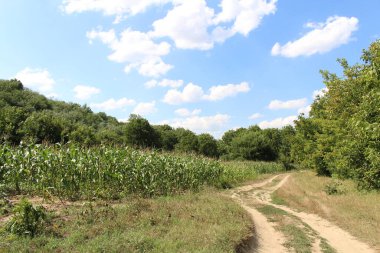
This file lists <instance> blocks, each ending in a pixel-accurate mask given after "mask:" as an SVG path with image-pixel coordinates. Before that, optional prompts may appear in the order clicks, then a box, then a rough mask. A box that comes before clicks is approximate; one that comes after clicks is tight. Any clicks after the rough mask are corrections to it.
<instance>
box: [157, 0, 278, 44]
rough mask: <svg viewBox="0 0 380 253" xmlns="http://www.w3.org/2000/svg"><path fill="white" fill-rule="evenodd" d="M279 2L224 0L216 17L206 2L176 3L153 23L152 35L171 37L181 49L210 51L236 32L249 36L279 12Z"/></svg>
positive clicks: (266, 0)
mask: <svg viewBox="0 0 380 253" xmlns="http://www.w3.org/2000/svg"><path fill="white" fill-rule="evenodd" d="M276 2H277V0H269V1H268V0H223V1H222V2H221V4H220V7H221V8H222V11H221V12H220V13H218V14H215V10H214V9H212V8H210V7H209V6H207V3H206V1H205V0H192V1H184V0H177V1H173V4H174V7H173V9H171V10H170V11H169V12H168V13H167V15H166V16H165V17H164V18H162V19H160V20H157V21H155V22H154V23H153V27H154V29H153V32H151V34H152V35H153V36H156V37H169V38H171V39H172V40H173V41H174V43H175V45H176V47H177V48H182V49H199V50H208V49H211V48H213V47H214V44H215V42H219V43H223V42H224V41H225V40H226V39H228V38H230V37H232V36H234V35H235V34H236V33H240V34H243V35H244V36H248V34H249V33H250V32H251V31H252V30H254V29H256V28H257V27H258V26H259V25H260V23H261V20H262V18H263V17H264V16H266V15H269V14H273V13H274V12H275V11H276ZM230 23H232V24H230ZM226 25H228V26H226Z"/></svg>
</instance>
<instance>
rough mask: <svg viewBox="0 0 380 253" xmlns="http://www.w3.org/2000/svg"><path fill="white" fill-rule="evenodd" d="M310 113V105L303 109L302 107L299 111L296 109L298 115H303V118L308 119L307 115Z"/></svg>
mask: <svg viewBox="0 0 380 253" xmlns="http://www.w3.org/2000/svg"><path fill="white" fill-rule="evenodd" d="M310 111H311V105H308V106H305V107H302V108H300V109H298V111H297V112H298V114H301V113H302V114H304V116H305V117H309V113H310Z"/></svg>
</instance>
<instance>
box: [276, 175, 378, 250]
mask: <svg viewBox="0 0 380 253" xmlns="http://www.w3.org/2000/svg"><path fill="white" fill-rule="evenodd" d="M329 187H334V188H335V187H337V191H333V192H334V193H333V194H331V191H330V190H327V189H329ZM336 192H338V193H336ZM272 199H273V202H274V203H276V204H280V205H286V206H289V207H291V208H294V209H297V210H300V211H305V212H308V213H315V214H318V215H319V216H321V217H323V218H325V219H327V220H329V221H332V222H333V223H334V224H337V225H338V226H339V227H341V228H343V229H345V230H346V231H349V232H350V233H351V234H352V235H354V236H356V237H358V238H360V239H362V240H363V241H365V242H367V243H368V244H369V245H372V246H373V247H374V248H376V249H378V250H380V243H379V242H380V195H379V193H378V192H363V191H358V190H357V188H356V185H355V183H354V182H353V181H352V180H339V179H333V178H327V177H318V176H316V175H315V173H314V172H311V171H304V172H298V173H293V175H292V177H291V178H290V179H289V180H288V181H287V183H286V184H285V185H284V186H283V187H281V188H280V189H279V190H277V191H276V192H274V194H273V196H272Z"/></svg>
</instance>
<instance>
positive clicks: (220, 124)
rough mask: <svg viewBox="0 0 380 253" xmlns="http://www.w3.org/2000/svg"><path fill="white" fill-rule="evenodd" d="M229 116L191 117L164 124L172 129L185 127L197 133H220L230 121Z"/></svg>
mask: <svg viewBox="0 0 380 253" xmlns="http://www.w3.org/2000/svg"><path fill="white" fill-rule="evenodd" d="M230 118H231V117H230V116H229V115H227V114H216V115H213V116H205V117H201V116H191V117H188V118H181V119H174V120H168V121H165V122H164V123H166V124H169V125H171V126H172V127H175V128H177V127H183V128H186V129H189V130H191V131H193V132H196V133H205V132H209V133H216V132H220V131H221V130H222V129H223V128H224V127H225V126H226V124H227V123H228V122H229V120H230Z"/></svg>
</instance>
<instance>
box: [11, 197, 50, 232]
mask: <svg viewBox="0 0 380 253" xmlns="http://www.w3.org/2000/svg"><path fill="white" fill-rule="evenodd" d="M13 212H14V216H13V218H12V219H11V220H10V221H9V222H8V223H7V224H6V227H5V229H6V231H8V232H10V233H12V234H16V235H19V236H30V237H35V236H36V235H38V234H40V233H42V231H43V230H44V227H45V224H46V221H47V214H46V211H45V209H44V207H42V206H37V207H35V206H33V205H32V204H31V203H30V202H29V201H27V200H25V199H22V200H21V202H20V203H19V204H18V205H16V206H15V208H14V210H13Z"/></svg>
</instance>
